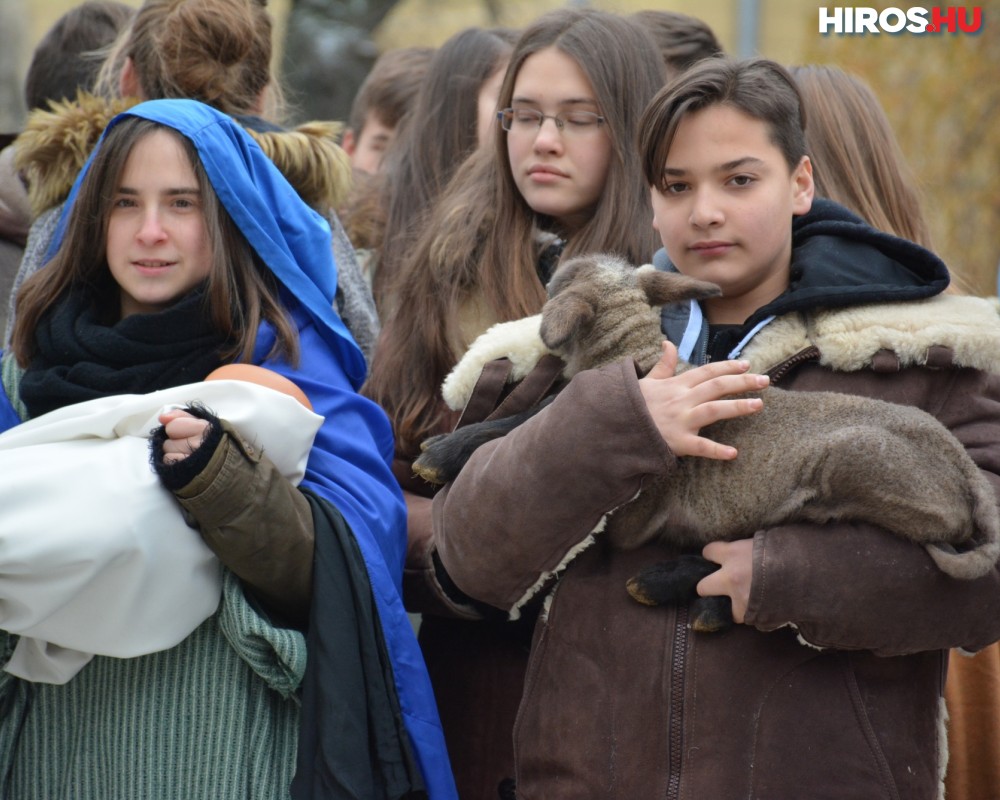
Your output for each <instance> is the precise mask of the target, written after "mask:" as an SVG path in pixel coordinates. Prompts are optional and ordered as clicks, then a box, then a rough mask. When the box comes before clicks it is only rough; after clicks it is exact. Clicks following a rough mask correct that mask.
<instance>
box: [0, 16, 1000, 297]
mask: <svg viewBox="0 0 1000 800" xmlns="http://www.w3.org/2000/svg"><path fill="white" fill-rule="evenodd" d="M126 2H130V3H131V4H133V5H136V6H138V5H139V3H140V0H126ZM292 2H293V0H270V1H269V3H268V5H269V8H270V9H271V12H272V14H273V16H274V18H275V27H276V32H277V42H278V53H277V54H276V63H278V64H280V55H281V47H280V44H281V42H282V41H283V36H284V30H285V20H286V19H287V15H288V12H289V8H290V5H291V3H292ZM331 2H332V0H331ZM572 2H573V0H571V3H572ZM563 4H564V3H562V2H556V0H400V2H399V3H398V4H397V5H396V6H395V8H394V9H393V10H392V11H391V12H390V13H389V15H388V16H387V17H386V18H385V20H384V21H383V22H382V24H381V25H380V26H379V27H378V28H377V29H376V30H375V31H374V33H373V38H374V40H375V42H376V44H377V45H378V47H379V49H380V50H386V49H389V48H392V47H398V46H405V45H412V44H430V45H437V44H440V43H441V42H443V41H444V40H445V39H446V38H448V37H449V36H450V35H451V34H453V33H455V32H456V31H458V30H461V29H462V28H464V27H467V26H469V25H484V26H488V25H509V26H512V27H518V26H523V25H524V24H526V23H527V22H529V21H531V20H532V19H534V18H535V17H536V16H537V15H538V14H540V13H542V12H544V11H546V10H548V9H551V8H555V7H557V6H559V5H563ZM575 4H578V5H585V4H588V3H586V2H585V0H575ZM589 4H590V5H593V6H596V7H599V8H604V9H607V10H612V11H620V12H625V13H627V12H631V11H636V10H639V9H641V8H669V9H672V10H675V11H680V12H683V13H687V14H691V15H693V16H698V17H700V18H701V19H703V20H705V21H706V22H707V23H708V24H709V25H710V26H711V27H712V28H713V30H714V31H715V32H716V35H717V36H718V38H719V40H720V41H721V42H722V44H723V46H724V47H725V48H726V50H727V52H729V53H731V54H733V55H749V54H752V53H754V52H756V53H758V54H760V55H764V56H767V57H769V58H773V59H775V60H777V61H781V62H783V63H807V62H816V63H827V62H828V63H835V64H837V65H838V66H840V67H842V68H843V69H845V70H848V71H851V72H855V73H857V74H859V75H861V76H862V77H863V78H864V79H865V80H867V81H868V83H869V84H871V86H872V88H873V89H874V90H875V92H876V94H877V95H878V96H879V98H880V99H881V100H882V102H883V104H884V105H885V107H886V111H887V113H888V115H889V118H890V120H891V121H892V123H893V126H894V128H895V130H896V132H897V135H898V137H899V139H900V144H901V146H902V148H903V151H904V153H905V155H906V157H907V158H908V159H909V160H910V163H911V164H912V165H913V168H914V171H915V172H916V174H917V176H918V179H919V181H920V184H921V187H922V190H923V193H924V202H925V208H926V211H927V213H928V216H929V217H930V222H931V226H932V233H933V235H934V240H935V247H936V249H937V250H938V251H939V252H940V254H941V255H942V257H943V258H944V259H945V261H946V262H947V263H948V264H949V266H950V267H951V268H952V270H953V272H955V273H956V274H957V275H959V276H960V277H961V278H962V279H963V280H964V282H965V283H966V284H967V285H968V287H969V288H970V289H971V290H972V291H973V292H974V293H977V294H996V284H997V265H998V263H1000V0H986V2H981V3H978V4H977V6H978V7H979V8H980V9H981V11H982V19H983V24H982V29H981V31H980V33H979V34H977V35H952V34H948V33H944V34H940V35H936V36H927V35H925V36H914V35H911V34H905V33H904V34H899V35H887V34H882V35H878V36H875V35H864V36H849V35H844V36H837V35H822V34H820V33H819V31H818V27H819V8H820V7H821V6H827V7H831V8H833V7H837V4H835V3H834V2H826V1H825V0H812V1H811V2H807V1H806V0H700V1H698V0H659V1H658V0H647V1H646V2H642V1H641V0H592V2H590V3H589ZM838 4H839V0H838ZM72 5H74V0H0V132H2V131H8V130H16V129H17V128H18V127H19V126H20V125H21V124H22V121H23V113H24V112H23V100H22V98H21V90H20V87H21V84H22V83H23V73H24V69H25V68H26V67H27V62H28V59H29V58H30V54H31V49H32V47H33V46H34V43H35V42H37V41H38V40H39V39H40V38H41V36H42V35H43V34H44V32H45V31H46V30H47V28H48V26H49V25H51V24H52V22H53V21H54V20H55V19H56V18H57V17H58V16H59V15H60V14H62V13H63V12H65V11H66V10H67V9H68V8H70V7H71V6H72ZM865 5H869V6H872V7H875V8H879V9H881V8H886V7H890V6H894V7H902V8H907V7H909V5H910V4H909V3H901V2H877V1H876V0H865ZM924 5H925V6H926V7H930V5H931V4H924ZM942 5H944V4H942ZM843 6H844V7H849V6H848V4H847V3H844V4H843ZM971 7H972V6H967V8H970V9H971ZM748 10H749V11H750V12H751V13H750V15H749V17H747V16H745V14H746V12H747V11H748Z"/></svg>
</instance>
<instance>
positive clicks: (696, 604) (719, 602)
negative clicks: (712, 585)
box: [688, 595, 733, 633]
mask: <svg viewBox="0 0 1000 800" xmlns="http://www.w3.org/2000/svg"><path fill="white" fill-rule="evenodd" d="M688 627H689V628H690V629H691V630H693V631H698V632H699V633H721V632H723V631H728V630H729V629H730V628H731V627H733V603H732V600H730V599H729V597H727V596H725V595H713V596H711V597H699V598H698V599H697V600H695V601H693V602H692V603H691V616H690V617H689V618H688Z"/></svg>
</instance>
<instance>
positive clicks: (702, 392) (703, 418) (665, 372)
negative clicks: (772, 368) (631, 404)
mask: <svg viewBox="0 0 1000 800" xmlns="http://www.w3.org/2000/svg"><path fill="white" fill-rule="evenodd" d="M749 367H750V365H749V364H748V363H747V362H746V361H715V362H713V363H711V364H705V365H703V366H701V367H695V368H693V369H689V370H687V371H686V372H682V373H681V374H680V375H677V374H675V373H676V371H677V348H676V347H675V346H674V345H673V344H672V343H671V342H667V341H665V342H664V343H663V355H662V356H661V357H660V360H659V361H658V362H657V363H656V366H654V367H653V369H652V370H650V372H649V374H648V375H647V376H646V377H645V378H641V379H640V380H639V390H640V391H641V392H642V396H643V399H645V401H646V407H647V408H648V409H649V414H650V416H651V417H652V418H653V422H654V423H655V425H656V427H657V429H658V430H659V432H660V435H661V436H662V437H663V440H664V441H665V442H666V443H667V446H668V447H669V448H670V449H671V451H673V453H674V455H676V456H677V457H681V456H701V457H702V458H716V459H720V460H723V461H728V460H730V459H733V458H736V448H735V447H730V446H729V445H724V444H720V443H718V442H713V441H712V440H711V439H706V438H704V437H702V436H699V435H698V431H700V430H701V429H702V428H704V427H705V426H706V425H711V424H712V423H713V422H717V421H718V420H720V419H731V418H733V417H742V416H746V415H747V414H753V413H755V412H757V411H760V409H761V408H763V407H764V403H763V401H762V400H761V399H760V398H759V397H743V398H739V399H736V400H727V399H723V398H726V397H728V396H729V395H734V394H743V393H745V392H753V391H758V390H760V389H763V388H764V387H765V386H767V384H768V377H767V376H766V375H756V374H744V373H746V371H747V369H749Z"/></svg>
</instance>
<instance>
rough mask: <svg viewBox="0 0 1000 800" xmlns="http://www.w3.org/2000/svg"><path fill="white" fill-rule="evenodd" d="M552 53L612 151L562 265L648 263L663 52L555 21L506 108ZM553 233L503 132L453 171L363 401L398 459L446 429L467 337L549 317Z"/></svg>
mask: <svg viewBox="0 0 1000 800" xmlns="http://www.w3.org/2000/svg"><path fill="white" fill-rule="evenodd" d="M549 47H556V48H558V49H559V50H561V51H562V52H564V53H565V54H566V55H568V56H570V57H571V58H573V59H574V60H575V61H576V62H577V63H578V64H579V65H580V68H581V69H582V70H583V72H584V74H585V75H586V76H587V78H588V80H589V81H590V84H591V86H592V87H593V89H594V94H595V98H596V100H597V103H598V106H599V109H600V112H601V114H602V115H603V116H604V118H605V128H606V130H607V133H608V134H609V136H610V137H611V148H612V155H611V162H610V166H609V170H608V176H607V180H606V183H605V189H604V192H603V194H602V196H601V198H600V199H599V200H598V202H597V205H596V207H595V208H594V211H593V214H592V216H591V217H590V219H589V220H588V221H587V222H586V223H584V224H583V225H582V226H581V227H580V228H579V230H576V231H573V232H572V233H571V235H570V236H569V242H568V244H567V246H566V249H565V251H564V253H563V258H566V257H569V256H572V255H574V254H579V253H586V252H595V251H604V252H612V253H616V254H617V255H620V256H621V257H623V258H626V259H628V260H630V261H632V262H633V263H642V262H644V261H648V260H649V259H650V258H651V257H652V254H653V252H654V251H655V249H656V248H657V247H658V246H659V243H658V240H657V237H656V235H655V232H654V231H653V229H652V211H651V209H650V203H649V189H648V187H647V185H646V183H645V181H644V180H643V177H642V170H641V167H640V164H639V158H638V155H637V151H636V146H635V136H636V130H637V126H638V120H639V115H640V113H641V111H642V109H643V108H644V107H645V105H646V103H647V102H648V101H649V99H650V98H651V97H652V96H653V95H654V94H655V92H656V90H657V89H658V88H659V87H660V85H661V84H662V83H663V79H664V77H663V61H662V59H661V58H660V54H659V51H658V50H657V48H656V45H655V44H654V43H653V40H652V39H651V38H650V37H649V36H648V35H647V34H646V33H645V32H644V31H643V30H641V29H640V28H639V27H638V26H637V25H635V24H634V23H632V22H630V21H629V20H627V19H626V18H624V17H621V16H618V15H616V14H612V13H609V12H604V11H598V10H596V9H589V8H588V9H559V10H557V11H553V12H550V13H548V14H545V15H543V16H542V17H540V18H539V19H538V20H536V21H535V23H534V24H532V25H531V26H529V27H528V28H527V29H525V31H524V33H523V34H522V36H521V38H520V39H519V40H518V43H517V44H516V46H515V47H514V51H513V53H512V55H511V60H510V63H509V65H508V67H507V72H506V74H505V76H504V81H503V85H502V86H501V89H500V98H499V106H500V107H501V108H503V107H505V106H507V105H510V101H511V97H512V96H513V92H514V82H515V80H516V78H517V74H518V71H519V70H520V68H521V65H522V64H523V63H524V61H525V59H527V58H528V57H529V56H531V55H533V54H535V53H537V52H539V51H541V50H544V49H546V48H549ZM552 226H553V221H552V220H550V219H547V218H545V217H543V216H541V215H538V214H536V213H535V212H534V211H532V209H531V208H530V206H528V204H527V203H526V202H525V201H524V199H523V198H522V197H521V194H520V193H519V192H518V190H517V187H516V185H515V183H514V177H513V173H512V171H511V167H510V160H509V157H508V153H507V142H506V139H505V135H504V131H503V130H502V129H501V128H500V126H499V124H498V125H497V126H496V132H495V134H494V141H493V146H492V148H487V147H484V148H482V149H480V150H477V151H475V152H474V153H473V154H472V155H471V156H470V157H469V158H468V159H467V160H466V161H465V162H464V163H463V164H462V166H461V167H460V168H459V169H458V170H457V172H456V173H455V175H454V177H453V178H452V180H451V182H450V183H449V185H448V187H447V189H446V191H445V193H444V194H443V195H442V197H441V199H440V201H439V203H438V204H437V205H436V207H435V208H434V210H433V212H432V213H431V216H430V218H429V221H428V223H427V225H426V229H425V231H424V232H423V234H422V235H421V236H420V237H419V239H418V240H417V241H416V242H415V243H414V245H413V248H412V251H411V253H410V254H409V257H408V258H407V259H406V260H405V261H404V262H403V263H402V264H401V268H400V271H399V274H398V276H396V277H397V280H396V281H395V284H394V287H393V291H392V294H391V295H390V305H389V315H388V317H387V318H386V319H385V321H384V327H383V332H382V336H381V337H380V340H379V345H378V348H377V351H376V354H375V358H374V361H373V365H372V372H371V376H370V378H369V381H368V383H367V384H366V387H365V389H364V391H365V392H366V393H367V394H368V395H369V396H370V397H372V398H373V399H375V400H376V401H377V402H378V403H380V404H381V405H382V407H383V408H384V409H385V410H386V411H387V413H388V414H389V417H390V419H391V420H392V422H393V425H394V429H395V431H396V436H397V448H398V449H399V450H400V451H401V452H403V453H407V454H412V453H414V452H415V451H416V448H417V446H418V445H419V442H420V441H422V440H423V439H424V438H425V437H426V436H427V435H428V434H429V433H432V432H434V431H435V430H436V429H437V428H438V427H439V426H440V425H441V420H442V409H441V405H440V399H439V387H440V384H441V381H442V380H443V378H444V377H445V375H446V374H447V372H448V371H449V370H450V369H451V367H452V366H453V365H454V363H455V360H456V357H457V356H458V355H460V354H461V350H462V349H463V347H464V346H466V345H467V344H468V339H469V338H470V336H472V335H475V334H476V333H479V332H481V331H482V330H483V329H485V326H486V325H487V324H489V323H490V322H492V321H501V320H510V319H516V318H519V317H523V316H526V315H529V314H533V313H536V312H537V311H538V310H539V309H540V308H541V306H542V303H543V302H544V300H545V289H544V287H543V286H542V283H541V281H540V280H539V278H538V274H537V271H536V269H537V262H538V256H539V249H538V244H537V236H536V234H537V231H538V230H539V229H543V230H544V229H549V228H551V227H552ZM470 320H471V322H472V325H471V326H470V325H468V322H469V321H470ZM463 322H465V323H466V324H465V325H463Z"/></svg>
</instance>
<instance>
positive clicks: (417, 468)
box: [413, 456, 447, 484]
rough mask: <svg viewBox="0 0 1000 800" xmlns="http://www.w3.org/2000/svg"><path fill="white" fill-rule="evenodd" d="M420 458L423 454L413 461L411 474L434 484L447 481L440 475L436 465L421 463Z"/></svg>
mask: <svg viewBox="0 0 1000 800" xmlns="http://www.w3.org/2000/svg"><path fill="white" fill-rule="evenodd" d="M422 458H423V456H421V457H420V458H418V459H417V460H416V461H414V462H413V474H414V475H416V476H418V477H420V478H423V479H424V480H425V481H427V482H428V483H434V484H441V483H447V481H445V480H444V478H443V477H442V475H441V471H440V470H439V469H438V468H437V467H435V466H433V465H431V464H424V463H422V461H421V459H422Z"/></svg>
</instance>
